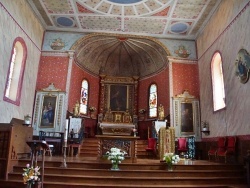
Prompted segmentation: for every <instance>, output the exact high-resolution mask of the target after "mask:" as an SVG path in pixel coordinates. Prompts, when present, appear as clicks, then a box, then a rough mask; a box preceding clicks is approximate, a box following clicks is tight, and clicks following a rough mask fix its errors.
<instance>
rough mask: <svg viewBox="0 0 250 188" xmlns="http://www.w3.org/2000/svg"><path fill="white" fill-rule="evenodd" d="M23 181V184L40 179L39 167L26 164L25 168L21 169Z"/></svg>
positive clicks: (33, 182) (32, 182)
mask: <svg viewBox="0 0 250 188" xmlns="http://www.w3.org/2000/svg"><path fill="white" fill-rule="evenodd" d="M23 170H24V173H23V182H24V184H29V185H31V184H35V183H36V182H38V181H40V177H39V176H40V172H39V170H40V167H38V166H37V167H35V168H34V167H33V166H30V164H27V165H26V168H24V169H23Z"/></svg>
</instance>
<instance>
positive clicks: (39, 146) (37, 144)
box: [26, 140, 49, 188]
mask: <svg viewBox="0 0 250 188" xmlns="http://www.w3.org/2000/svg"><path fill="white" fill-rule="evenodd" d="M26 143H27V144H28V146H29V147H30V149H31V166H33V167H36V166H37V155H38V152H39V151H43V152H42V174H41V184H42V188H43V178H44V156H45V151H46V150H47V149H49V145H48V144H47V143H46V141H43V140H31V141H27V142H26ZM34 163H35V164H34Z"/></svg>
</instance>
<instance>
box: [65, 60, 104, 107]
mask: <svg viewBox="0 0 250 188" xmlns="http://www.w3.org/2000/svg"><path fill="white" fill-rule="evenodd" d="M83 79H86V80H87V81H88V82H89V106H94V107H96V109H98V101H99V82H100V79H99V77H94V76H92V75H91V74H89V73H87V72H86V71H84V70H82V69H81V68H80V67H78V66H77V65H76V64H75V63H73V66H72V74H71V81H70V92H69V104H68V106H69V111H70V112H72V111H73V107H74V105H75V103H76V101H77V100H78V101H79V100H80V97H81V86H82V80H83Z"/></svg>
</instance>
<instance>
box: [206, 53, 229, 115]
mask: <svg viewBox="0 0 250 188" xmlns="http://www.w3.org/2000/svg"><path fill="white" fill-rule="evenodd" d="M217 58H219V60H217ZM210 67H211V83H212V92H213V111H214V112H217V111H220V110H223V109H225V108H226V93H225V82H224V71H223V60H222V55H221V53H220V52H219V51H215V52H214V54H213V56H212V60H211V63H210ZM218 67H219V69H220V70H217V68H218ZM215 69H216V70H215ZM218 77H219V79H220V81H218ZM215 79H216V80H215ZM217 88H220V89H222V90H223V91H221V96H224V97H222V98H221V96H220V98H218V96H217V95H216V93H218V91H217V90H218V89H217ZM218 103H219V104H218ZM223 103H224V104H223Z"/></svg>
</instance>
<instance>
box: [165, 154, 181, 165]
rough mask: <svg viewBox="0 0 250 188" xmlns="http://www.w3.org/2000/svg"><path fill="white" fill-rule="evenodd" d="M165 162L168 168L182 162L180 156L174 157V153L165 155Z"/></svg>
mask: <svg viewBox="0 0 250 188" xmlns="http://www.w3.org/2000/svg"><path fill="white" fill-rule="evenodd" d="M163 160H164V161H165V162H166V163H167V165H168V166H172V165H173V164H177V163H178V162H179V161H180V157H179V155H174V154H173V153H165V155H164V157H163Z"/></svg>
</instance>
